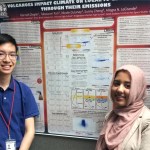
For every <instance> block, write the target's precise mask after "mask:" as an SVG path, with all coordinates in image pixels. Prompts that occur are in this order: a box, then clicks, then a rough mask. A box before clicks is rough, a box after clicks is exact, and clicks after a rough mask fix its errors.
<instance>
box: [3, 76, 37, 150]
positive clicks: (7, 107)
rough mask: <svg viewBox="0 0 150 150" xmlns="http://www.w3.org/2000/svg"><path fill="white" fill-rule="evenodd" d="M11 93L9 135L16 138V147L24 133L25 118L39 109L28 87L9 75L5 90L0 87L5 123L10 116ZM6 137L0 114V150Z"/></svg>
mask: <svg viewBox="0 0 150 150" xmlns="http://www.w3.org/2000/svg"><path fill="white" fill-rule="evenodd" d="M14 85H15V91H14ZM14 92H15V93H14ZM13 93H14V106H13V112H12V118H11V123H10V136H11V139H15V140H16V147H17V148H18V147H20V144H21V141H22V139H23V137H24V134H25V119H27V118H30V117H34V116H37V115H39V111H38V107H37V104H36V102H35V98H34V96H33V94H32V92H31V90H30V88H29V87H28V86H27V85H25V84H24V83H22V82H18V81H17V80H15V79H14V78H13V77H11V81H10V84H9V87H8V88H7V89H6V90H5V91H4V90H3V89H2V88H0V111H1V113H2V114H3V116H4V118H5V120H6V121H7V123H8V121H9V117H10V111H11V105H12V96H13ZM7 139H8V129H7V127H6V124H5V123H4V120H3V119H2V117H1V115H0V150H5V149H6V146H5V141H6V140H7Z"/></svg>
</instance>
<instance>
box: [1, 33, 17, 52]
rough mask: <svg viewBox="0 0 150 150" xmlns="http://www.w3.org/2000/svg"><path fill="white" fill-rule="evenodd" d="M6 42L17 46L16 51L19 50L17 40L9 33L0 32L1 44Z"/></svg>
mask: <svg viewBox="0 0 150 150" xmlns="http://www.w3.org/2000/svg"><path fill="white" fill-rule="evenodd" d="M5 43H11V44H13V45H14V46H15V48H16V52H17V51H18V47H17V42H16V40H15V39H14V38H13V37H12V36H11V35H9V34H0V45H2V44H5Z"/></svg>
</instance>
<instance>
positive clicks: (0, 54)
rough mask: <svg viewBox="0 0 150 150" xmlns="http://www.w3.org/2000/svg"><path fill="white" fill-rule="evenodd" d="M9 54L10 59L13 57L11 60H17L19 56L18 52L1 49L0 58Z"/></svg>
mask: <svg viewBox="0 0 150 150" xmlns="http://www.w3.org/2000/svg"><path fill="white" fill-rule="evenodd" d="M7 55H8V56H9V59H11V60H16V58H17V53H16V52H11V53H5V52H3V51H0V60H3V59H5V58H6V56H7Z"/></svg>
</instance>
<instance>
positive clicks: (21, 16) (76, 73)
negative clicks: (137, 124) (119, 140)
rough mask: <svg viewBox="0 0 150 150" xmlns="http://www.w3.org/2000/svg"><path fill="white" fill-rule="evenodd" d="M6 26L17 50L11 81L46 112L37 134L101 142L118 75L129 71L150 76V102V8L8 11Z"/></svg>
mask: <svg viewBox="0 0 150 150" xmlns="http://www.w3.org/2000/svg"><path fill="white" fill-rule="evenodd" d="M0 18H1V19H0V20H1V23H0V24H1V33H8V34H10V35H12V36H13V37H14V38H15V39H16V41H17V43H18V47H19V50H18V55H19V57H18V60H17V66H16V69H15V71H14V72H13V75H14V77H15V78H16V79H18V80H19V81H23V82H24V83H26V84H27V85H28V86H29V87H30V88H31V90H32V92H33V94H34V96H35V99H36V102H37V104H38V108H39V110H40V116H39V117H37V118H36V132H37V133H39V134H48V135H59V136H70V137H77V138H93V139H95V138H97V137H98V136H99V132H100V129H101V127H102V123H103V120H104V116H105V114H106V113H107V112H108V111H109V110H111V102H110V101H109V100H108V90H109V84H110V81H111V78H112V75H113V72H114V71H115V69H116V68H118V67H120V66H122V65H124V64H134V65H138V66H139V67H141V68H142V69H143V70H144V72H145V73H146V78H147V81H148V86H147V87H148V88H147V93H148V99H150V96H149V95H150V94H149V93H150V92H149V87H150V65H149V64H150V1H136V0H134V1H131V0H130V1H116V0H61V1H59V0H53V1H31V2H17V3H3V4H0ZM146 105H148V106H150V102H149V101H146Z"/></svg>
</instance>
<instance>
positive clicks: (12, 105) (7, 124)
mask: <svg viewBox="0 0 150 150" xmlns="http://www.w3.org/2000/svg"><path fill="white" fill-rule="evenodd" d="M13 83H14V92H13V95H12V102H11V110H10V115H9V121H8V123H7V122H6V119H5V118H4V116H3V114H2V112H0V115H1V117H2V119H3V121H4V123H5V125H6V127H7V129H8V136H9V139H10V122H11V117H12V111H13V107H14V100H15V98H14V97H15V92H16V86H15V82H14V80H13Z"/></svg>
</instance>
